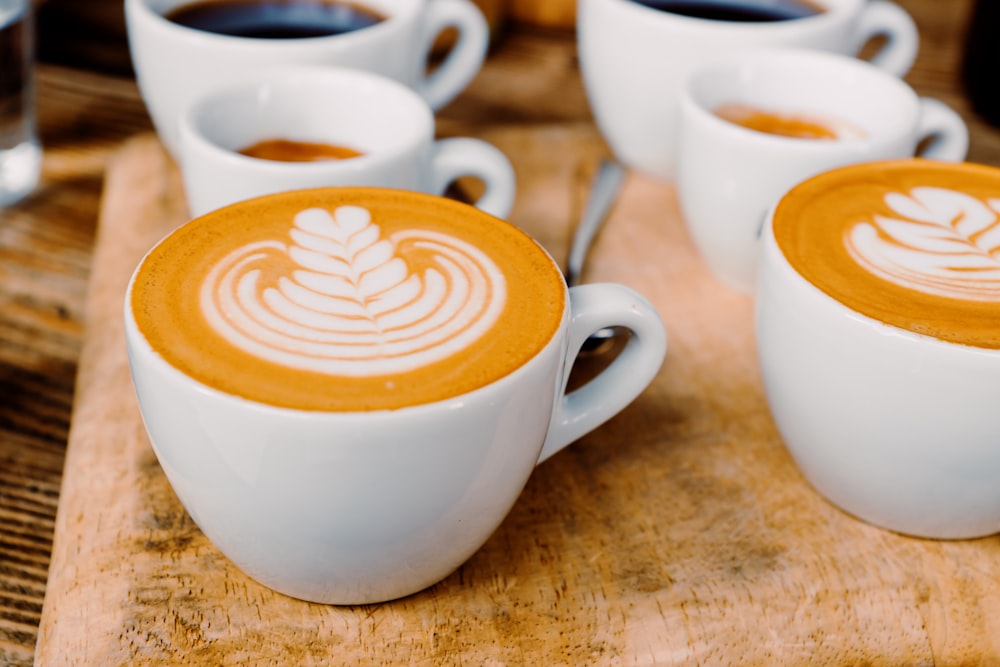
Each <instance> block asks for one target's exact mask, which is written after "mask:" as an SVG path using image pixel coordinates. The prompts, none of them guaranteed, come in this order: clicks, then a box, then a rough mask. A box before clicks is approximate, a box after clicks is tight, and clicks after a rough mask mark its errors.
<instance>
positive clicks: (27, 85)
mask: <svg viewBox="0 0 1000 667" xmlns="http://www.w3.org/2000/svg"><path fill="white" fill-rule="evenodd" d="M34 38H35V35H34V25H33V23H32V8H31V0H0V206H5V205H8V204H13V203H14V202H16V201H18V200H19V199H21V198H22V197H24V196H25V195H26V194H28V193H29V192H31V191H32V189H34V187H35V185H36V184H37V183H38V177H39V173H40V172H41V165H42V149H41V146H40V145H39V142H38V136H37V133H36V130H35V98H34V83H33V79H32V73H33V69H34V60H35V50H34V49H35V44H34V41H35V40H34Z"/></svg>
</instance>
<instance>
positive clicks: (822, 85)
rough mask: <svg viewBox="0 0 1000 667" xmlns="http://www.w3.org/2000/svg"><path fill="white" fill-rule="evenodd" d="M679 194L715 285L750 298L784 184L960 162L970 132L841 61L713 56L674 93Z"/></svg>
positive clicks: (769, 53)
mask: <svg viewBox="0 0 1000 667" xmlns="http://www.w3.org/2000/svg"><path fill="white" fill-rule="evenodd" d="M679 107H680V117H679V130H680V132H679V141H678V164H677V197H678V201H679V203H680V207H681V212H682V215H683V218H684V224H685V226H686V228H687V230H688V232H689V234H690V236H691V239H692V241H693V242H694V245H695V247H696V248H697V250H698V252H699V255H700V256H701V257H702V259H703V260H704V262H705V264H706V265H707V266H708V268H709V269H710V271H711V272H712V274H713V276H715V278H716V279H717V280H718V281H719V282H720V283H722V284H724V285H726V286H727V287H729V288H732V289H734V290H737V291H740V292H744V293H746V294H752V293H753V290H754V284H755V280H756V272H757V261H758V252H759V245H760V243H759V239H760V232H761V227H762V225H763V224H764V219H765V217H766V214H767V211H768V209H769V208H770V207H772V206H773V205H774V204H775V203H776V202H777V201H778V200H779V199H780V198H781V196H782V195H783V194H785V192H787V191H788V190H789V189H790V188H791V187H792V186H794V185H796V184H797V183H799V182H801V181H803V180H805V179H806V178H808V177H810V176H813V175H815V174H818V173H820V172H822V171H826V170H828V169H832V168H835V167H839V166H843V165H847V164H853V163H857V162H870V161H874V160H886V159H892V158H907V157H913V156H914V155H915V154H916V153H917V152H918V151H919V153H920V155H921V156H922V157H926V158H933V159H938V160H945V161H960V160H962V159H964V158H965V155H966V151H967V149H968V144H969V138H968V128H967V127H966V125H965V122H964V121H963V120H962V118H961V116H959V115H958V114H957V113H956V112H955V111H953V110H952V109H951V108H949V107H948V106H946V105H945V104H944V103H942V102H940V101H938V100H934V99H930V98H921V97H919V96H918V95H917V94H916V93H915V92H914V91H913V89H912V88H910V87H909V86H908V85H907V84H906V83H905V82H903V81H902V80H901V79H899V78H898V77H895V76H892V75H891V74H889V73H887V72H885V71H884V70H882V69H880V68H878V67H875V66H874V65H871V64H870V63H866V62H864V61H861V60H858V59H857V58H852V57H849V56H843V55H839V54H834V53H823V52H819V51H814V50H804V49H768V50H763V51H753V52H746V53H743V54H740V55H738V56H730V57H727V58H720V59H719V60H717V61H716V62H715V63H713V64H711V65H706V66H704V67H702V68H700V69H698V70H696V71H695V72H694V73H693V74H692V75H691V76H690V77H689V78H688V81H687V83H686V84H685V86H684V88H683V89H682V92H681V100H680V105H679Z"/></svg>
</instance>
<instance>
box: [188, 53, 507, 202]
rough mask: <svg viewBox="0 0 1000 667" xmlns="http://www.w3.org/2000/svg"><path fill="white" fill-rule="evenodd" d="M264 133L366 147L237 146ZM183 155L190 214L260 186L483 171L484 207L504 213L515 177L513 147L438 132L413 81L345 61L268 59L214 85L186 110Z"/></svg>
mask: <svg viewBox="0 0 1000 667" xmlns="http://www.w3.org/2000/svg"><path fill="white" fill-rule="evenodd" d="M268 139H285V140H291V141H301V142H312V143H325V144H330V145H333V146H347V147H350V148H352V149H355V150H358V151H360V152H361V153H362V155H360V156H357V157H352V158H348V159H341V160H323V161H315V162H283V161H277V160H267V159H258V158H252V157H247V156H246V155H242V154H240V153H239V152H238V151H239V150H241V149H244V148H247V147H248V146H251V145H253V144H255V143H257V142H260V141H264V140H268ZM179 161H180V165H181V172H182V174H183V179H184V188H185V192H186V195H187V199H188V205H189V208H190V211H191V214H192V215H194V216H198V215H202V214H204V213H207V212H208V211H211V210H213V209H216V208H219V207H220V206H225V205H227V204H231V203H233V202H237V201H240V200H243V199H250V198H252V197H257V196H260V195H265V194H271V193H274V192H281V191H283V190H296V189H302V188H314V187H322V186H333V185H368V186H379V187H390V188H398V189H403V190H416V191H420V192H427V193H430V194H442V193H444V191H445V189H446V188H447V187H448V185H449V184H451V183H452V182H453V181H455V180H456V179H458V178H460V177H463V176H471V177H475V178H477V179H479V180H480V181H481V182H482V183H483V184H484V185H485V190H484V192H483V194H482V195H481V196H480V198H479V199H478V200H477V201H476V202H475V205H476V206H477V207H478V208H481V209H482V210H484V211H486V212H487V213H490V214H492V215H495V216H497V217H500V218H506V217H507V215H508V214H509V213H510V210H511V207H512V206H513V204H514V196H515V192H516V181H515V175H514V169H513V167H512V166H511V164H510V161H509V160H508V159H507V157H506V156H505V155H504V154H503V153H502V152H501V151H500V150H499V149H497V148H496V147H495V146H493V145H491V144H489V143H487V142H485V141H481V140H479V139H474V138H469V137H453V138H448V139H441V140H437V141H435V139H434V113H433V111H431V109H430V107H428V106H427V103H426V102H424V101H423V99H422V98H421V97H420V96H419V95H417V94H416V93H414V92H413V91H411V90H410V89H409V88H407V87H405V86H403V85H402V84H399V83H397V82H395V81H393V80H392V79H389V78H387V77H384V76H382V75H379V74H373V73H370V72H363V71H360V70H353V69H347V68H337V67H322V66H294V67H282V68H272V69H268V70H265V71H263V72H261V73H259V74H258V75H256V76H252V77H248V78H247V79H246V80H245V81H242V82H236V83H233V84H230V85H227V86H220V87H219V88H217V89H215V90H213V91H211V92H208V93H206V94H204V95H202V96H200V97H198V98H196V99H195V100H193V101H192V103H191V104H190V105H189V106H188V107H187V108H186V109H185V110H184V111H183V113H182V115H181V121H180V160H179Z"/></svg>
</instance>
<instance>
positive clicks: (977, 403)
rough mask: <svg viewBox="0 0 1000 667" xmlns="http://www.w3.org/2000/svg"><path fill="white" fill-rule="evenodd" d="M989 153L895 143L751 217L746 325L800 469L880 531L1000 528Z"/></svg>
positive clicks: (998, 207) (966, 533) (996, 179)
mask: <svg viewBox="0 0 1000 667" xmlns="http://www.w3.org/2000/svg"><path fill="white" fill-rule="evenodd" d="M998 212H1000V170H998V169H996V168H994V167H986V166H981V165H974V164H970V163H947V162H938V161H932V160H922V159H916V158H910V159H905V160H899V161H891V162H875V163H866V164H859V165H849V166H846V167H841V168H839V169H836V170H832V171H827V172H824V173H822V174H819V175H817V176H814V177H813V178H811V179H809V180H807V181H805V182H803V183H801V184H799V185H797V186H796V187H795V188H793V189H792V190H791V191H790V192H789V193H788V194H787V195H785V197H783V198H782V200H781V202H780V203H779V204H778V206H777V207H776V209H775V211H774V214H773V216H772V218H771V220H770V222H769V224H768V225H767V227H766V228H765V236H764V242H763V253H762V262H761V272H760V283H759V287H758V290H757V297H756V322H757V323H756V338H757V345H758V352H759V359H760V367H761V372H762V375H763V380H764V387H765V390H766V395H767V400H768V403H769V405H770V408H771V412H772V413H773V415H774V420H775V422H776V424H777V426H778V430H779V431H780V433H781V436H782V438H783V439H784V442H785V444H786V445H787V447H788V450H789V451H790V453H791V454H792V456H793V458H794V459H795V461H796V463H797V464H798V466H799V467H800V469H801V471H802V473H803V474H804V476H805V478H806V479H807V480H808V481H809V482H810V483H811V484H812V485H813V486H814V487H815V488H816V489H817V490H818V491H819V492H820V493H821V494H822V495H823V496H825V497H826V498H827V499H829V500H830V501H831V502H833V503H834V504H835V505H838V506H839V507H841V508H842V509H844V510H846V511H847V512H849V513H851V514H853V515H855V516H857V517H860V518H861V519H864V520H865V521H868V522H870V523H873V524H875V525H878V526H881V527H884V528H888V529H890V530H893V531H897V532H901V533H906V534H910V535H917V536H921V537H932V538H972V537H978V536H983V535H989V534H993V533H996V532H998V531H1000V410H998V409H997V406H998V405H1000V213H998Z"/></svg>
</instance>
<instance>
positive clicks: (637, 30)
mask: <svg viewBox="0 0 1000 667" xmlns="http://www.w3.org/2000/svg"><path fill="white" fill-rule="evenodd" d="M672 4H673V3H671V2H670V0H580V3H579V8H578V20H577V35H578V41H579V53H580V69H581V73H582V75H583V82H584V86H585V88H586V91H587V99H588V100H589V102H590V106H591V109H592V111H593V113H594V118H595V121H596V122H597V126H598V127H599V129H600V131H601V133H602V134H603V136H604V138H605V139H606V140H607V142H608V144H609V145H610V146H611V149H612V150H613V152H614V153H615V155H616V156H617V157H618V159H620V160H621V161H622V162H623V163H625V164H626V165H628V166H629V167H631V168H633V169H636V170H637V171H640V172H643V173H646V174H648V175H650V176H653V177H656V178H659V179H662V180H667V181H673V180H674V178H675V177H676V169H675V160H676V154H677V147H676V143H677V113H678V111H677V103H678V98H679V96H680V89H681V86H682V85H683V83H684V80H685V79H686V78H687V76H688V74H690V73H691V72H692V71H694V70H695V69H697V68H699V67H701V66H702V65H704V64H706V63H708V62H711V61H712V60H714V59H716V58H719V57H724V56H727V55H729V54H732V53H735V52H742V51H746V50H748V49H755V48H777V47H801V48H808V49H816V50H820V51H832V52H836V53H842V54H845V55H850V56H854V55H856V54H857V53H858V52H859V50H861V48H862V47H863V46H864V45H865V44H866V43H868V42H869V41H871V39H872V38H873V37H876V36H880V37H884V38H885V39H886V41H885V43H884V45H883V46H882V48H881V50H880V51H879V52H878V53H876V54H875V55H874V56H873V58H872V62H873V63H875V64H876V65H877V66H878V67H881V68H882V69H885V70H886V71H887V72H889V73H891V74H894V75H896V76H903V75H904V74H906V73H907V72H908V71H909V69H910V66H911V65H912V64H913V60H914V58H915V57H916V54H917V46H918V43H919V35H918V33H917V28H916V25H915V24H914V22H913V20H912V18H911V17H910V16H909V14H907V13H906V12H905V11H904V10H903V9H901V8H900V7H899V6H897V5H895V4H893V3H891V2H888V1H887V0H871V1H869V0H809V1H808V2H806V1H803V0H740V1H739V2H732V3H719V2H718V1H715V2H713V1H712V0H704V1H702V2H699V1H696V2H684V3H678V4H681V5H684V6H685V7H687V8H688V9H692V8H693V9H695V10H696V13H698V12H697V10H698V9H703V10H705V11H711V10H717V9H719V7H720V5H728V6H729V7H730V8H736V9H740V10H746V11H752V10H769V11H770V10H774V9H776V8H777V9H779V10H780V9H781V8H782V7H783V6H786V5H787V6H797V7H798V8H802V7H804V6H811V7H813V8H815V9H817V10H818V11H817V12H816V13H815V14H813V15H810V16H805V17H800V18H793V19H789V20H780V21H749V22H748V21H738V20H716V19H711V18H704V15H705V13H704V11H703V12H701V16H702V17H697V16H690V15H683V14H681V13H677V12H678V11H681V10H678V9H672V8H671V5H672ZM654 7H659V8H654ZM793 8H794V7H793ZM685 11H686V10H685Z"/></svg>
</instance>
